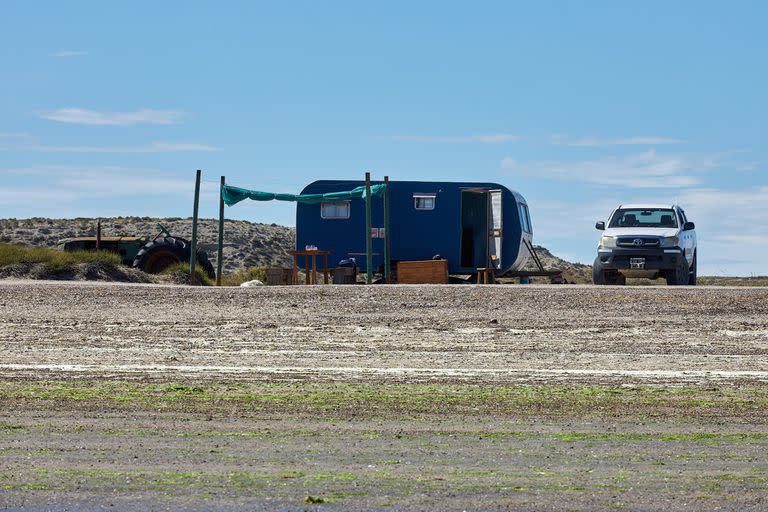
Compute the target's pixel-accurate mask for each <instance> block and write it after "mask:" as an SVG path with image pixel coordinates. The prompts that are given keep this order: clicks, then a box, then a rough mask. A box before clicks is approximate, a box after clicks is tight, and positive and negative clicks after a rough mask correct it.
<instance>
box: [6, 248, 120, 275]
mask: <svg viewBox="0 0 768 512" xmlns="http://www.w3.org/2000/svg"><path fill="white" fill-rule="evenodd" d="M14 263H45V264H48V265H50V267H51V269H52V270H54V271H62V270H66V269H68V268H70V267H72V266H73V265H77V264H79V263H101V264H104V265H112V266H117V265H119V264H120V256H118V255H117V254H115V253H112V252H107V251H74V252H65V251H60V250H57V249H49V248H47V247H31V246H26V245H13V244H0V267H4V266H6V265H12V264H14Z"/></svg>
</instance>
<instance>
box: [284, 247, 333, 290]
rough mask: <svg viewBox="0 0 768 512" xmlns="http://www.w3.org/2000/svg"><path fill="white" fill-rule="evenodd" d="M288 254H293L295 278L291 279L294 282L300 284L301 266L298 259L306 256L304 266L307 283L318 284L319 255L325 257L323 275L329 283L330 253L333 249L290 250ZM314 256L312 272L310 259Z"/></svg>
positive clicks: (326, 282)
mask: <svg viewBox="0 0 768 512" xmlns="http://www.w3.org/2000/svg"><path fill="white" fill-rule="evenodd" d="M288 254H290V255H291V256H293V278H292V279H291V281H292V283H293V284H299V266H298V262H297V260H298V259H299V256H304V268H305V271H306V274H307V279H306V281H307V284H317V257H318V256H322V257H323V277H324V278H325V284H328V283H329V281H330V280H329V277H328V255H329V254H331V251H318V250H317V249H315V250H313V251H288ZM310 257H311V258H312V260H311V261H312V267H311V269H312V272H310V265H309V263H310V259H309V258H310Z"/></svg>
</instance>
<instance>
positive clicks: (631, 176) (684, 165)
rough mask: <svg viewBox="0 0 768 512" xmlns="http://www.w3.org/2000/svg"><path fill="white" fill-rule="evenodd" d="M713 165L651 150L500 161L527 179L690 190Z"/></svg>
mask: <svg viewBox="0 0 768 512" xmlns="http://www.w3.org/2000/svg"><path fill="white" fill-rule="evenodd" d="M717 165H718V163H717V162H716V159H715V158H714V157H711V156H695V155H684V154H678V155H660V154H658V153H657V152H656V150H654V149H651V150H648V151H644V152H642V153H636V154H630V155H623V156H608V157H603V158H597V159H592V160H573V161H569V160H564V161H540V162H518V161H516V160H515V159H514V158H512V157H506V158H504V159H503V160H502V161H501V167H502V168H503V169H507V170H510V171H513V172H515V173H520V174H525V175H529V176H539V177H545V178H551V179H557V180H570V181H582V182H586V183H593V184H597V185H608V186H621V187H630V188H682V187H691V186H694V185H698V184H699V183H700V179H699V178H698V176H696V175H695V174H696V173H698V172H700V171H702V170H706V169H710V168H713V167H716V166H717Z"/></svg>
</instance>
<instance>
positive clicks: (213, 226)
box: [0, 217, 591, 282]
mask: <svg viewBox="0 0 768 512" xmlns="http://www.w3.org/2000/svg"><path fill="white" fill-rule="evenodd" d="M158 223H160V224H162V225H163V226H165V227H166V228H168V230H169V231H170V232H171V233H172V234H174V235H177V236H179V237H182V238H187V239H189V238H190V237H191V236H192V220H191V219H190V218H179V217H172V218H152V217H113V218H103V219H101V230H102V236H105V237H106V236H149V237H152V236H154V235H156V234H157V233H158V231H159V230H158V229H157V227H156V226H157V224H158ZM217 229H218V221H217V220H216V219H200V221H199V223H198V246H199V247H200V248H202V249H204V250H206V251H208V254H209V256H210V257H211V260H212V261H215V259H216V242H217V236H218V235H217ZM224 231H225V237H224V239H225V244H224V271H225V273H230V272H233V271H235V270H238V269H246V268H249V267H256V266H285V267H288V266H290V265H291V257H290V256H289V255H288V254H287V252H286V251H289V250H290V249H292V248H293V247H294V243H295V238H296V233H295V229H294V228H290V227H285V226H278V225H277V224H256V223H253V222H248V221H244V220H226V221H225V222H224ZM79 236H96V219H89V218H75V219H44V218H32V219H0V243H20V244H27V245H39V246H46V247H53V246H55V245H56V244H57V243H58V242H59V240H61V239H62V238H71V237H79ZM536 253H537V254H538V256H539V258H540V259H541V261H542V263H543V264H544V266H545V267H546V268H548V269H551V268H558V269H562V270H564V271H565V276H566V279H568V281H569V282H589V281H590V280H591V267H590V266H589V265H582V264H580V263H570V262H568V261H565V260H562V259H560V258H558V257H557V256H554V255H553V254H552V253H550V252H549V251H548V250H547V249H545V248H543V247H540V246H536ZM528 266H529V268H531V269H533V268H535V266H534V264H533V261H532V260H529V262H528ZM541 282H544V281H541Z"/></svg>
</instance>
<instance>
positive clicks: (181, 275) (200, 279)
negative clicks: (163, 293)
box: [161, 262, 216, 286]
mask: <svg viewBox="0 0 768 512" xmlns="http://www.w3.org/2000/svg"><path fill="white" fill-rule="evenodd" d="M161 274H162V275H165V276H169V277H170V280H171V281H172V282H173V283H176V284H189V263H187V262H179V263H174V264H173V265H171V266H170V267H168V268H166V269H165V270H163V271H162V272H161ZM195 283H196V284H198V285H200V286H213V285H214V284H216V283H215V281H214V280H213V279H211V278H210V277H208V274H206V273H205V272H203V271H202V270H201V269H200V266H199V265H198V266H196V267H195Z"/></svg>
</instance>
